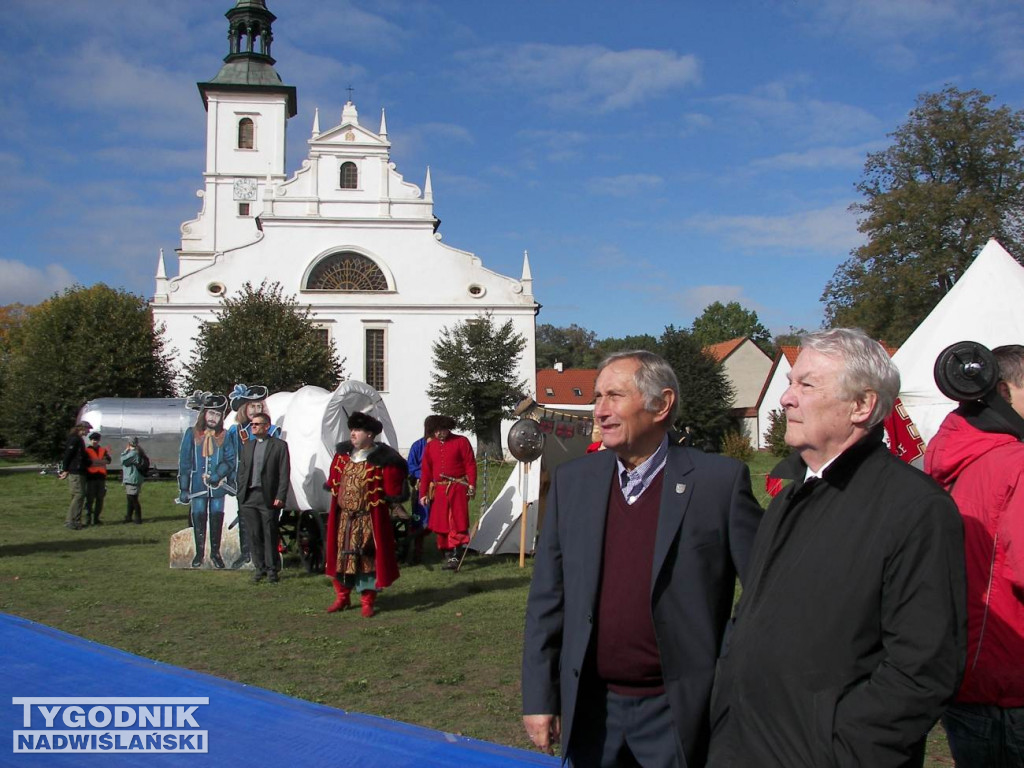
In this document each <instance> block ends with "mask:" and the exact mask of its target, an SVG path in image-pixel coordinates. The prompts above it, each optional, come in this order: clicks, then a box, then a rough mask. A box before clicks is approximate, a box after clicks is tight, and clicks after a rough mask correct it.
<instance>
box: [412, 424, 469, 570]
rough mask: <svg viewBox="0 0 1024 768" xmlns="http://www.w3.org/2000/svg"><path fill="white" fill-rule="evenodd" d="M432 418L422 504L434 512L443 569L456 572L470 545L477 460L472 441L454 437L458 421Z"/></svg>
mask: <svg viewBox="0 0 1024 768" xmlns="http://www.w3.org/2000/svg"><path fill="white" fill-rule="evenodd" d="M428 418H429V419H431V420H432V424H431V426H432V427H433V431H432V433H431V434H433V436H434V439H433V440H431V441H430V442H428V443H427V446H426V448H424V450H423V463H422V468H421V474H420V491H419V493H420V504H422V505H423V506H424V507H427V508H428V509H429V510H430V519H429V521H428V523H427V527H428V528H429V529H430V530H432V531H433V532H434V533H436V534H437V548H438V549H440V550H442V551H443V552H444V555H445V564H444V565H443V566H442V568H444V569H446V570H450V571H454V570H456V569H457V568H458V567H459V561H460V559H461V555H462V549H463V548H464V547H465V546H466V545H467V544H469V500H470V499H471V498H473V496H474V495H475V494H476V458H475V457H474V456H473V447H472V446H471V445H470V444H469V440H467V439H466V438H464V437H463V436H462V435H453V434H452V429H453V428H454V427H455V419H453V418H451V417H450V416H430V417H428ZM428 429H429V427H428Z"/></svg>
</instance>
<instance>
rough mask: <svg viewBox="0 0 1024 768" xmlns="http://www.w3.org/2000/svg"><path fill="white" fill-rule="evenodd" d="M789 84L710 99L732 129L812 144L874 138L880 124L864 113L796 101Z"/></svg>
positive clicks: (809, 100)
mask: <svg viewBox="0 0 1024 768" xmlns="http://www.w3.org/2000/svg"><path fill="white" fill-rule="evenodd" d="M794 90H795V89H794V87H793V85H792V84H790V83H786V82H783V81H774V82H771V83H767V84H765V85H762V86H760V87H758V88H756V89H754V90H752V91H750V92H749V93H745V94H726V95H723V96H718V97H715V98H714V99H712V100H711V101H712V103H715V104H718V105H720V106H722V107H723V108H724V109H725V110H726V112H727V114H731V117H732V121H733V123H734V126H735V127H739V128H740V129H745V130H748V131H749V129H750V126H754V127H756V129H757V130H758V131H759V132H760V133H762V134H766V135H780V134H781V135H789V136H793V137H796V138H798V139H799V140H801V141H804V142H807V143H811V144H815V143H825V142H834V141H836V139H837V138H843V137H852V138H856V137H861V136H863V135H865V134H877V133H878V132H879V130H880V129H881V128H882V124H881V122H880V121H879V119H878V118H877V117H875V116H874V115H873V114H871V113H870V112H868V111H867V110H866V109H863V108H861V107H856V106H853V105H851V104H843V103H842V102H837V101H822V100H820V99H815V98H803V97H795V96H793V95H792V92H793V91H794Z"/></svg>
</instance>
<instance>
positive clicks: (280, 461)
mask: <svg viewBox="0 0 1024 768" xmlns="http://www.w3.org/2000/svg"><path fill="white" fill-rule="evenodd" d="M256 443H257V439H256V438H252V439H250V440H248V441H246V443H245V445H244V446H243V447H242V455H241V457H240V458H239V461H238V472H237V473H236V475H235V482H237V483H238V505H239V506H242V505H243V504H246V503H248V504H255V505H256V506H264V500H265V505H266V506H268V507H269V506H272V505H273V503H274V501H279V502H281V503H280V505H279V506H281V507H283V506H284V505H285V504H287V503H288V487H289V477H290V475H291V458H290V456H289V453H288V443H286V442H285V441H284V440H281V439H279V438H276V437H268V438H267V439H266V444H267V447H266V453H264V454H263V471H262V472H261V473H260V485H261V486H262V488H263V499H259V498H253V499H250V498H249V496H250V489H249V477H250V476H251V475H252V460H253V453H254V452H255V450H256Z"/></svg>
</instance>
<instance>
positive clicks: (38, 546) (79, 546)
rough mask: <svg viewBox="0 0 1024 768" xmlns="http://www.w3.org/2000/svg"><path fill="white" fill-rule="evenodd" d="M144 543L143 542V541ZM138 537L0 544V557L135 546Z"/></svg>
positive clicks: (68, 552) (70, 552)
mask: <svg viewBox="0 0 1024 768" xmlns="http://www.w3.org/2000/svg"><path fill="white" fill-rule="evenodd" d="M143 543H145V542H143ZM138 545H139V540H138V539H92V538H89V539H84V538H83V539H62V540H58V541H33V542H29V543H25V544H10V545H0V558H2V557H22V556H24V555H38V554H39V553H41V552H53V553H57V554H72V553H75V552H88V551H90V550H93V549H108V548H109V547H137V546H138Z"/></svg>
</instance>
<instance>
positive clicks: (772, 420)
mask: <svg viewBox="0 0 1024 768" xmlns="http://www.w3.org/2000/svg"><path fill="white" fill-rule="evenodd" d="M764 440H765V442H766V443H767V444H768V450H769V451H770V452H771V454H772V455H773V456H788V455H789V452H790V447H789V446H788V445H786V414H784V413H783V412H782V411H780V410H779V409H777V408H773V409H772V410H770V411H768V429H766V430H765V431H764Z"/></svg>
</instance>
